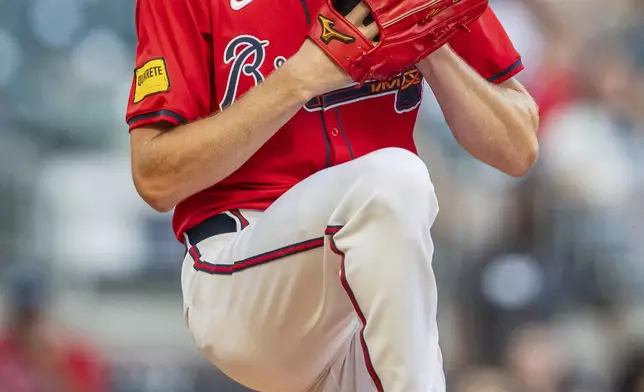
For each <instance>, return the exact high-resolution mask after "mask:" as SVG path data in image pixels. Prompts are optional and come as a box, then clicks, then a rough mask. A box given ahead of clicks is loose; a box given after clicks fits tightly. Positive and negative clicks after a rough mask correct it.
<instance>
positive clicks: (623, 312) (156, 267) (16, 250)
mask: <svg viewBox="0 0 644 392" xmlns="http://www.w3.org/2000/svg"><path fill="white" fill-rule="evenodd" d="M492 4H493V8H494V9H495V10H496V12H497V14H498V15H499V17H500V18H501V20H502V21H503V22H504V24H505V26H506V28H507V30H508V31H509V33H510V35H511V37H512V38H513V40H514V42H515V44H516V46H517V47H518V49H519V51H520V52H521V53H522V55H523V59H524V63H525V65H526V68H527V69H526V71H524V72H523V73H522V74H521V75H520V80H521V81H522V82H524V83H525V84H526V86H528V88H529V89H530V91H531V92H532V94H533V95H534V96H535V98H536V99H537V101H538V103H539V104H540V106H541V109H542V127H541V131H540V132H541V133H540V139H541V158H540V161H539V163H538V164H537V166H536V167H535V169H534V170H533V171H532V172H531V174H530V175H529V176H527V177H526V178H524V179H521V180H515V179H511V178H509V177H506V176H504V175H502V174H500V173H498V172H496V171H495V170H493V169H491V168H488V167H486V166H484V165H482V164H480V163H477V162H476V161H475V160H473V159H472V158H470V157H468V156H467V155H466V153H464V152H463V151H462V150H461V149H460V148H459V147H458V145H457V144H456V142H455V141H454V140H453V139H452V137H451V135H450V133H449V130H448V129H447V128H446V125H445V124H444V122H443V120H442V116H441V114H440V111H439V110H438V107H437V105H436V102H435V101H434V100H433V97H431V96H430V95H428V96H427V99H426V100H425V102H424V105H423V108H422V112H421V115H420V121H419V127H418V132H417V141H418V144H419V147H420V149H421V151H422V156H423V158H424V159H425V160H426V162H427V164H428V166H429V168H430V172H431V174H432V177H433V180H434V182H435V184H436V188H437V190H438V196H439V200H440V202H441V213H440V216H439V219H438V222H437V224H436V226H435V228H434V231H433V233H434V237H435V242H436V255H435V261H434V264H435V269H436V272H437V275H438V278H439V288H440V290H441V304H440V312H439V314H440V320H439V321H440V325H441V328H442V346H443V350H444V353H445V368H446V372H447V374H448V380H449V387H448V390H449V391H450V392H452V391H454V392H474V391H476V392H560V391H561V392H611V391H615V392H643V391H644V260H643V258H644V241H642V240H644V170H641V169H640V168H642V167H644V166H643V165H644V2H643V1H642V0H611V1H610V2H606V1H602V0H493V1H492ZM133 9H134V0H0V303H1V304H2V305H0V325H2V327H1V328H0V392H45V391H47V392H48V391H50V389H46V390H43V389H39V387H38V384H39V383H41V384H44V385H47V386H48V387H50V388H53V389H51V391H56V392H130V391H131V392H208V391H221V392H242V391H244V389H243V388H241V387H238V386H236V385H235V384H234V383H232V382H230V381H228V380H227V379H226V378H225V377H224V376H222V375H221V374H219V373H218V372H217V371H216V370H214V369H212V368H211V367H210V366H209V365H208V363H206V362H205V360H203V359H202V358H201V357H200V356H199V355H198V353H197V351H196V349H195V348H193V346H192V344H191V341H190V338H189V336H188V334H187V331H186V329H185V327H184V324H183V317H182V301H181V294H180V286H179V270H180V263H181V259H182V256H183V248H182V247H181V245H180V244H178V243H177V242H176V241H175V240H174V237H173V235H172V232H171V229H170V223H169V222H170V216H169V215H163V214H158V213H155V212H153V211H152V210H151V209H150V208H148V207H147V206H146V205H145V204H144V203H143V202H142V201H141V200H139V199H138V197H137V195H136V192H135V190H134V187H133V185H132V181H131V179H130V174H129V156H128V133H127V128H126V125H125V123H124V111H125V105H126V101H127V94H128V89H129V85H130V81H131V77H132V68H133V61H134V60H133V54H134V47H135V34H134V29H133ZM72 384H74V385H72Z"/></svg>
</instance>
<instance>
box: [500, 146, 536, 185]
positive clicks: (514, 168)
mask: <svg viewBox="0 0 644 392" xmlns="http://www.w3.org/2000/svg"><path fill="white" fill-rule="evenodd" d="M535 139H536V138H535ZM517 152H519V153H518V154H517V156H516V157H515V158H514V159H512V161H511V163H510V164H509V165H508V168H507V170H506V173H507V174H508V175H510V176H512V177H514V178H521V177H523V176H525V175H526V174H528V172H529V171H530V169H532V167H533V166H534V164H535V163H536V162H537V159H538V157H539V145H538V143H537V142H536V140H535V142H534V143H531V144H530V145H529V146H526V147H524V148H522V149H521V150H520V151H517Z"/></svg>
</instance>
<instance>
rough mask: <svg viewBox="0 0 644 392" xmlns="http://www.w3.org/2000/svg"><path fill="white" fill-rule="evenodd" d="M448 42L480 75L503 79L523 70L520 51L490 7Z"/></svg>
mask: <svg viewBox="0 0 644 392" xmlns="http://www.w3.org/2000/svg"><path fill="white" fill-rule="evenodd" d="M468 29H469V31H465V30H463V31H462V32H459V33H458V34H456V35H455V36H454V37H453V38H452V39H451V40H450V42H449V44H450V46H451V47H452V49H454V51H455V52H456V53H457V54H458V55H459V56H461V58H463V60H465V61H466V62H467V63H468V64H469V65H470V66H471V67H472V68H474V69H475V70H476V71H477V72H478V73H479V74H481V76H483V77H484V78H485V79H487V80H488V81H490V82H492V83H496V84H499V83H503V82H505V81H506V80H508V79H510V78H511V77H513V76H515V75H516V74H518V73H519V72H520V71H522V70H523V63H522V62H521V55H519V53H518V52H517V50H516V49H515V47H514V45H513V44H512V41H511V40H510V37H509V36H508V33H507V32H506V31H505V29H504V28H503V25H501V22H500V21H499V19H498V18H497V16H496V15H495V14H494V11H492V9H491V8H489V7H488V9H487V10H486V11H485V12H484V13H483V15H482V16H481V17H480V18H479V19H478V20H476V21H475V22H473V23H472V24H470V25H469V26H468Z"/></svg>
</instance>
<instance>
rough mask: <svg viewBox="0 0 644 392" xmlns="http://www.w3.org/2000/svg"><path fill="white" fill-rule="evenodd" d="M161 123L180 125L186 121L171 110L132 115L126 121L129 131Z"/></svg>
mask: <svg viewBox="0 0 644 392" xmlns="http://www.w3.org/2000/svg"><path fill="white" fill-rule="evenodd" d="M162 121H165V122H169V123H170V124H172V125H181V124H185V123H186V120H185V119H184V118H183V116H181V115H180V114H178V113H176V112H173V111H172V110H167V109H164V110H157V111H154V112H150V113H145V114H136V115H133V116H131V117H129V118H128V119H127V125H128V126H129V129H130V131H131V130H133V129H135V128H138V127H142V126H144V125H149V124H154V123H158V122H162Z"/></svg>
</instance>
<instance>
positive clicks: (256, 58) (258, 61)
mask: <svg viewBox="0 0 644 392" xmlns="http://www.w3.org/2000/svg"><path fill="white" fill-rule="evenodd" d="M268 44H269V42H268V41H262V40H260V39H258V38H256V37H253V36H252V35H240V36H238V37H235V38H233V40H232V41H230V43H229V44H228V46H226V50H225V51H224V63H226V64H230V63H231V62H232V66H231V67H230V73H229V74H228V83H227V84H226V93H225V94H224V98H223V100H222V101H221V102H220V103H219V107H221V109H222V110H223V109H225V108H227V107H228V106H230V105H232V104H233V102H235V98H236V97H237V87H238V85H239V80H240V78H241V76H242V74H243V75H245V76H250V77H252V78H253V79H254V81H255V85H258V84H260V83H261V82H263V81H264V75H263V74H262V71H260V68H261V67H262V64H264V59H265V58H266V47H267V46H268Z"/></svg>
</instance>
